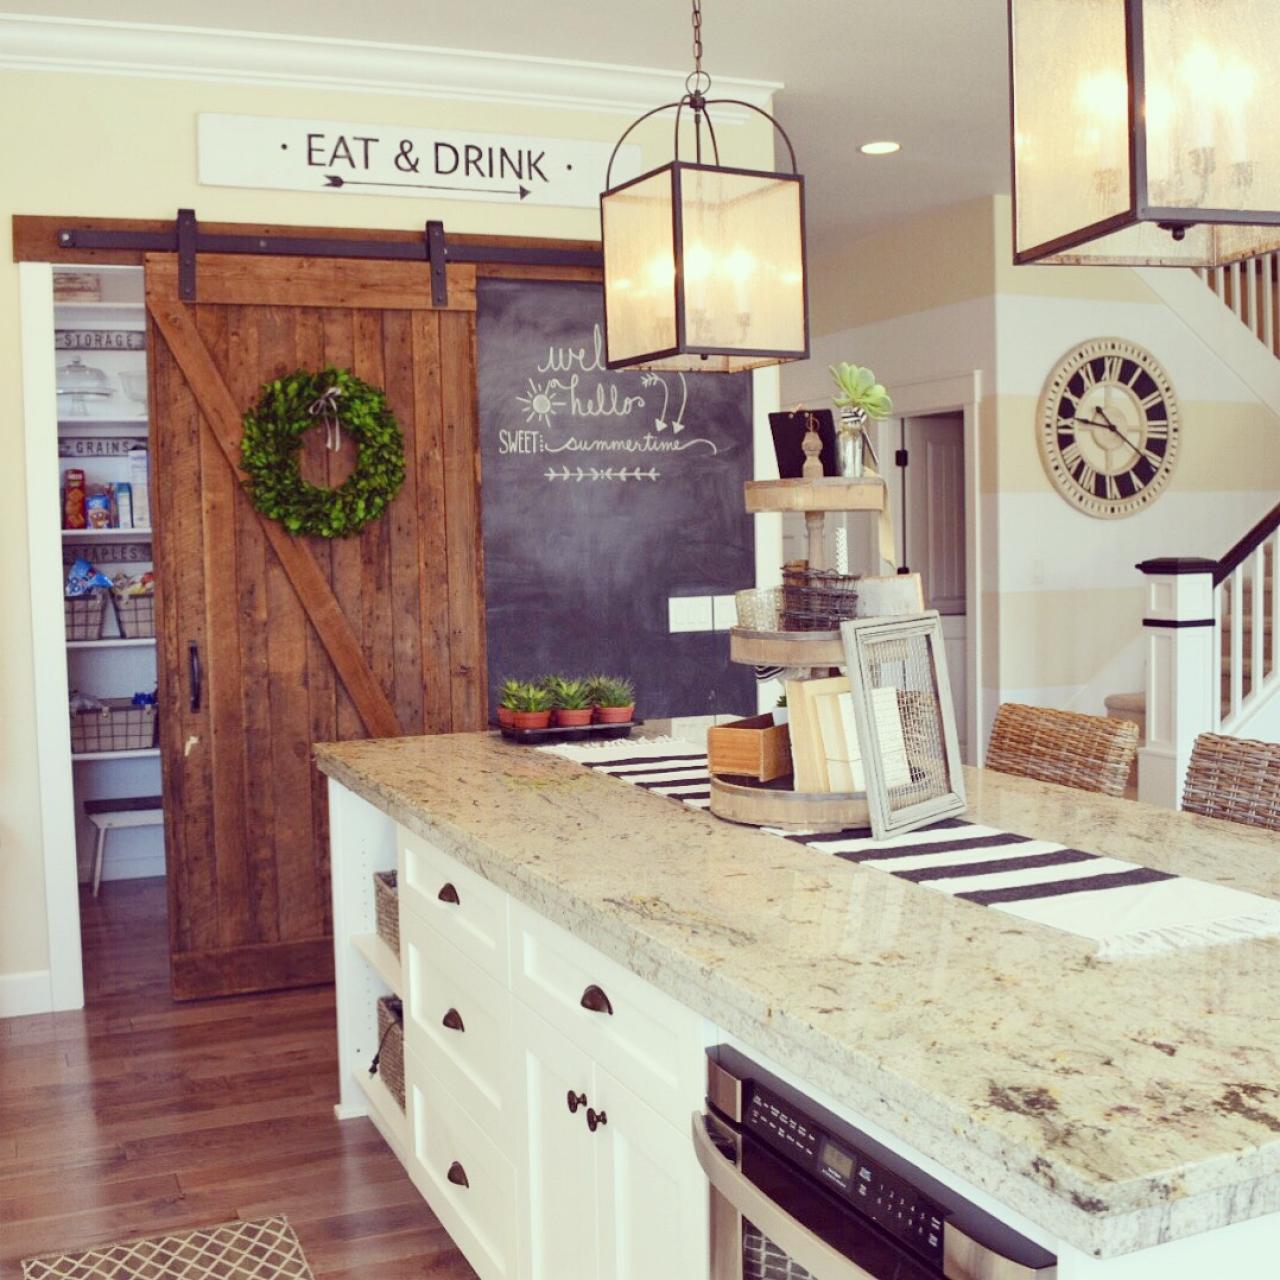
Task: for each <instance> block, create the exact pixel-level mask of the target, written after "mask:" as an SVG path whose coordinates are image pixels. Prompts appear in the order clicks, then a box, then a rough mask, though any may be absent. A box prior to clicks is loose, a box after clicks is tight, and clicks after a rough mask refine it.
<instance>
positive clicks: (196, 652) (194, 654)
mask: <svg viewBox="0 0 1280 1280" xmlns="http://www.w3.org/2000/svg"><path fill="white" fill-rule="evenodd" d="M187 669H188V674H189V676H190V677H191V710H192V711H199V710H200V646H199V645H198V644H197V643H196V642H195V641H194V640H192V641H191V642H190V643H189V644H188V645H187Z"/></svg>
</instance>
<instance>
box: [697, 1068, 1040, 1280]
mask: <svg viewBox="0 0 1280 1280" xmlns="http://www.w3.org/2000/svg"><path fill="white" fill-rule="evenodd" d="M693 1140H694V1146H695V1148H696V1150H697V1154H698V1162H699V1163H700V1164H701V1165H702V1168H703V1170H704V1171H705V1172H706V1175H707V1178H708V1179H709V1180H710V1183H711V1280H943V1278H945V1280H1053V1278H1054V1277H1055V1276H1056V1275H1057V1260H1056V1259H1055V1258H1054V1257H1053V1255H1052V1254H1050V1253H1047V1252H1046V1251H1045V1250H1044V1249H1042V1248H1040V1246H1038V1245H1036V1244H1035V1243H1033V1242H1032V1241H1030V1240H1028V1239H1026V1237H1024V1236H1021V1235H1019V1234H1018V1233H1017V1232H1015V1231H1013V1230H1012V1229H1010V1228H1009V1227H1007V1226H1005V1225H1004V1224H1002V1223H1001V1222H999V1221H998V1220H997V1219H995V1218H993V1217H992V1216H991V1215H990V1214H988V1213H985V1212H984V1211H983V1210H981V1209H979V1208H978V1207H977V1206H976V1205H974V1204H972V1203H970V1202H969V1201H967V1200H964V1199H963V1198H961V1197H960V1196H958V1195H956V1194H955V1193H954V1192H953V1191H951V1190H950V1189H949V1188H947V1187H945V1186H943V1184H942V1183H940V1182H938V1181H937V1180H936V1179H935V1178H931V1177H930V1176H929V1175H928V1174H926V1173H924V1172H923V1171H922V1170H920V1169H917V1168H915V1166H913V1165H911V1164H909V1163H908V1162H907V1161H905V1160H903V1159H902V1158H901V1157H899V1156H897V1155H895V1154H894V1153H893V1152H891V1151H890V1150H888V1149H887V1148H886V1147H884V1146H882V1145H881V1144H880V1143H878V1142H876V1141H874V1140H873V1139H872V1138H870V1137H868V1136H867V1135H866V1134H864V1133H861V1132H860V1131H859V1130H857V1129H855V1128H853V1127H852V1126H851V1125H848V1124H845V1123H844V1121H842V1120H840V1119H839V1118H838V1117H836V1116H834V1115H833V1114H832V1113H831V1112H829V1111H827V1110H826V1109H825V1108H823V1107H821V1106H820V1105H819V1104H817V1103H816V1102H814V1101H813V1100H812V1099H810V1098H807V1097H805V1096H804V1095H803V1094H801V1093H799V1092H797V1091H796V1090H794V1089H791V1088H789V1087H788V1086H787V1085H786V1084H785V1083H783V1082H782V1081H780V1080H778V1079H777V1078H776V1077H774V1076H771V1075H769V1074H768V1073H767V1072H765V1071H764V1070H763V1069H762V1068H761V1067H759V1066H757V1065H756V1064H755V1063H753V1062H752V1061H751V1060H750V1059H748V1058H746V1057H744V1056H743V1055H742V1054H740V1053H738V1052H736V1051H735V1050H733V1049H730V1048H728V1047H727V1046H723V1045H722V1046H720V1047H719V1048H715V1049H711V1050H708V1053H707V1109H706V1111H705V1113H703V1114H700V1115H695V1116H694V1118H693Z"/></svg>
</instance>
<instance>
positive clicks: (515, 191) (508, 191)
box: [324, 173, 529, 200]
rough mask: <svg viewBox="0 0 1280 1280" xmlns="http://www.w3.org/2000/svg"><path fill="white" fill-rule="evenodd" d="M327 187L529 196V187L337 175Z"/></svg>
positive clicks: (330, 177) (328, 177)
mask: <svg viewBox="0 0 1280 1280" xmlns="http://www.w3.org/2000/svg"><path fill="white" fill-rule="evenodd" d="M324 180H325V185H326V186H330V187H413V188H415V189H416V190H419V191H467V192H472V193H474V194H475V195H484V196H516V195H518V196H519V197H520V199H521V200H523V199H524V198H525V196H527V195H528V194H529V188H528V187H451V186H448V185H447V184H445V183H441V182H373V181H371V180H369V179H363V178H343V177H341V176H340V175H339V174H336V173H326V174H325V175H324Z"/></svg>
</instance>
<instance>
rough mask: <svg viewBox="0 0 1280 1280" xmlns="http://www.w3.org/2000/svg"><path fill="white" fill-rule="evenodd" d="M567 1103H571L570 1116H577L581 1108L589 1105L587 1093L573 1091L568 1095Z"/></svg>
mask: <svg viewBox="0 0 1280 1280" xmlns="http://www.w3.org/2000/svg"><path fill="white" fill-rule="evenodd" d="M566 1101H567V1102H568V1103H569V1114H570V1115H574V1116H576V1115H577V1114H578V1108H579V1107H585V1106H586V1105H587V1095H586V1094H585V1093H574V1091H573V1090H572V1089H570V1090H569V1092H568V1094H567V1095H566Z"/></svg>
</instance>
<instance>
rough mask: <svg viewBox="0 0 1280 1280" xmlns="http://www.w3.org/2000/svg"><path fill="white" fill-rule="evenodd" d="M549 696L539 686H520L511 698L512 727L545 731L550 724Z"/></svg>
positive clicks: (550, 704) (551, 701)
mask: <svg viewBox="0 0 1280 1280" xmlns="http://www.w3.org/2000/svg"><path fill="white" fill-rule="evenodd" d="M553 702H554V699H553V698H552V696H551V694H549V693H548V692H547V691H546V689H544V688H542V687H541V686H540V685H536V684H522V685H521V686H520V689H519V692H517V693H516V694H515V695H514V696H513V698H512V703H513V706H512V708H511V711H512V716H511V723H512V727H513V728H516V729H545V728H546V727H547V726H548V725H549V724H550V723H551V707H552V704H553Z"/></svg>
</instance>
